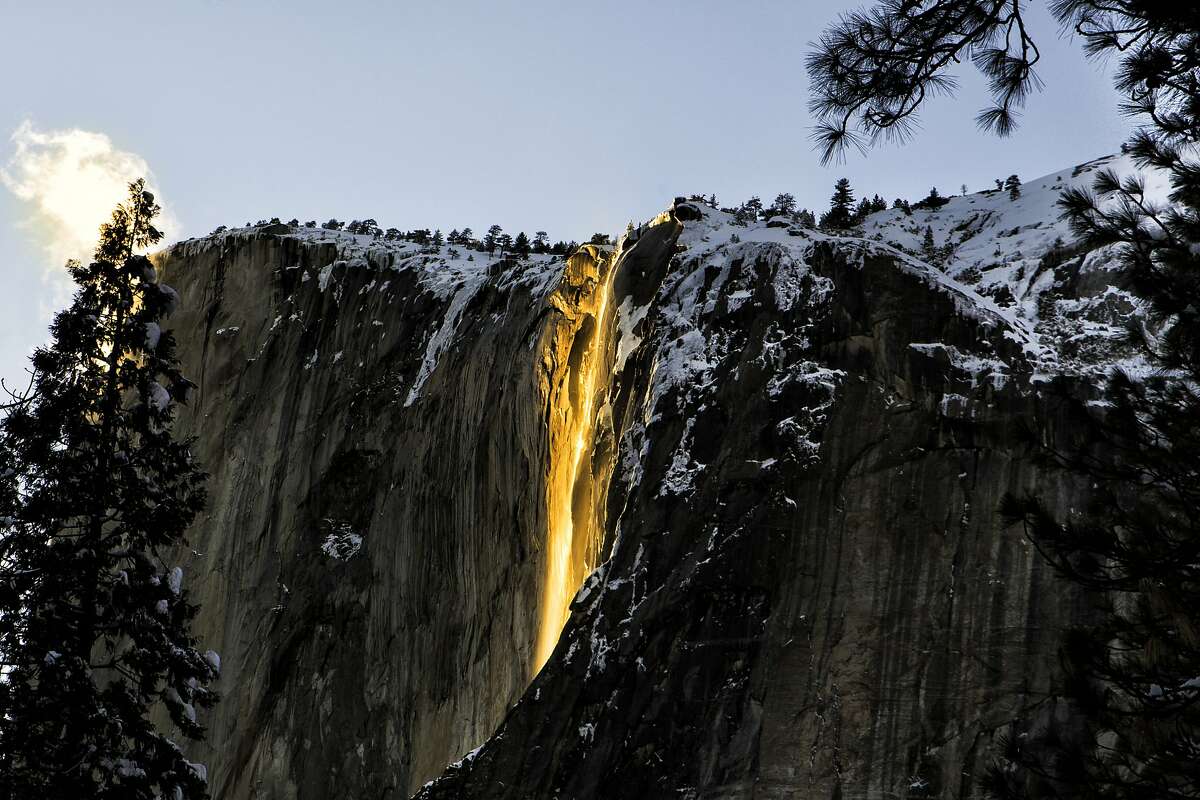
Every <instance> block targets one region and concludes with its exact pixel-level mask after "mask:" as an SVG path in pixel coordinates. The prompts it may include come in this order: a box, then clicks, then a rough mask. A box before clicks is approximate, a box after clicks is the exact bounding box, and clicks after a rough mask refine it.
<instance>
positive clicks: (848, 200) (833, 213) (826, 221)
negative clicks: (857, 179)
mask: <svg viewBox="0 0 1200 800" xmlns="http://www.w3.org/2000/svg"><path fill="white" fill-rule="evenodd" d="M853 223H854V191H853V190H852V189H851V188H850V179H849V178H841V179H839V180H838V182H837V183H836V184H834V187H833V196H832V197H831V198H830V199H829V210H828V211H826V212H825V213H824V214H822V215H821V227H822V228H830V229H833V230H841V229H844V228H849V227H850V226H851V225H852V224H853Z"/></svg>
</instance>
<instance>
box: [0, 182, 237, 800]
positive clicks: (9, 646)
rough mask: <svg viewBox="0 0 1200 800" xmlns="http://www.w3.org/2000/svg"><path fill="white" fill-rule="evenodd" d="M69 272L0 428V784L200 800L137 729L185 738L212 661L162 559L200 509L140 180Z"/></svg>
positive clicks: (174, 572) (85, 794)
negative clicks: (26, 380)
mask: <svg viewBox="0 0 1200 800" xmlns="http://www.w3.org/2000/svg"><path fill="white" fill-rule="evenodd" d="M129 190H130V191H129V198H128V200H127V202H126V203H125V204H123V205H121V206H118V208H117V209H116V210H115V211H114V212H113V216H112V220H111V222H109V223H107V224H106V225H104V226H103V227H102V229H101V237H100V244H99V246H98V247H97V249H96V253H95V258H94V260H93V261H92V262H91V263H90V264H88V265H86V266H85V265H82V264H79V263H76V262H72V263H71V264H69V269H70V273H71V276H72V277H73V278H74V280H75V283H76V284H77V285H78V289H77V290H76V293H75V297H74V301H73V303H72V304H71V306H70V307H69V308H67V309H66V310H65V311H62V312H60V313H59V314H58V315H57V316H56V317H55V319H54V323H53V325H52V326H51V333H52V341H51V343H50V345H49V346H47V347H45V348H42V349H39V350H38V351H37V352H36V353H35V354H34V356H33V379H32V384H31V391H30V393H29V394H27V395H26V396H24V397H20V398H16V400H15V402H14V403H13V404H11V405H10V406H9V407H8V414H7V416H6V417H5V418H4V419H3V421H2V422H0V528H2V530H0V558H2V561H0V661H2V662H3V663H4V665H5V670H6V673H5V679H4V680H3V681H2V682H0V786H4V787H5V789H6V790H7V793H6V796H9V797H29V798H35V797H46V798H113V799H114V800H115V799H116V798H133V799H134V800H150V798H158V797H167V798H189V799H192V798H202V797H205V796H207V791H206V771H205V769H204V767H203V766H201V765H195V764H191V763H189V762H188V761H187V759H185V758H184V756H183V754H182V753H181V751H180V748H179V746H178V745H177V744H176V743H175V742H174V741H172V739H171V737H170V736H169V735H168V734H167V732H165V731H162V730H159V729H158V728H157V727H156V726H155V724H153V723H152V722H151V719H150V716H151V713H152V712H153V711H154V710H155V709H160V710H163V711H165V712H166V716H167V717H168V718H169V719H170V720H171V722H172V723H173V725H174V727H175V728H177V729H178V730H179V732H180V733H181V734H182V735H183V736H184V737H187V738H191V739H199V738H202V736H203V733H204V729H203V727H201V725H200V723H199V721H198V720H197V715H196V709H197V707H207V706H210V705H211V704H212V703H213V702H214V701H215V700H216V696H215V694H214V693H213V692H212V691H211V690H210V689H209V688H208V686H209V684H210V683H212V682H213V681H214V680H215V679H216V678H217V675H218V670H219V663H220V662H219V659H218V658H217V656H216V654H214V653H211V652H210V653H207V654H201V653H200V652H199V650H198V643H197V641H196V639H195V637H194V636H193V635H192V633H191V631H190V628H191V621H192V619H193V617H194V616H195V613H196V606H194V605H192V604H191V603H189V602H188V599H187V597H188V595H187V589H186V587H185V586H184V582H183V577H184V576H183V571H182V569H180V568H179V567H177V566H172V565H171V562H170V561H169V560H167V559H169V558H170V557H171V555H172V553H173V552H174V551H175V549H176V548H177V547H178V546H179V545H180V544H181V543H182V541H183V533H184V531H185V529H186V528H187V527H188V525H189V523H191V521H192V519H193V517H194V516H195V514H196V513H197V511H199V510H200V509H201V507H202V505H203V503H204V490H203V482H204V477H205V476H204V475H203V474H202V473H201V472H200V470H199V468H198V467H197V465H196V463H195V462H194V461H193V459H192V456H191V453H190V451H189V446H190V444H191V443H190V441H177V440H175V439H174V438H172V435H171V425H172V418H173V416H174V407H175V404H176V403H178V402H184V401H185V400H186V397H187V395H188V393H189V392H190V391H191V389H192V388H193V384H191V383H190V382H189V381H188V380H187V379H186V378H185V377H184V376H183V375H182V374H181V373H180V371H179V366H178V364H177V362H176V359H175V343H174V340H173V337H172V336H171V334H170V332H168V331H164V330H163V329H162V328H161V327H160V323H161V321H162V319H163V318H164V317H165V316H167V315H168V314H169V313H170V312H171V311H172V310H173V309H174V307H175V306H176V304H177V303H178V296H177V295H176V293H175V291H174V290H173V289H171V288H170V287H169V286H166V285H164V284H160V283H158V282H157V277H156V274H155V269H154V267H153V265H152V264H151V262H150V261H149V259H147V258H146V257H145V256H144V255H140V254H139V251H140V250H143V249H144V248H147V247H149V246H151V245H153V244H155V243H156V242H158V241H159V240H160V239H161V237H162V234H161V233H160V232H159V231H158V230H157V229H155V228H154V226H153V224H152V223H153V219H154V216H155V215H156V214H157V213H158V210H159V208H158V206H157V205H156V204H155V202H154V197H153V196H152V195H151V194H150V193H149V192H147V191H146V190H145V187H144V185H143V183H142V182H141V181H139V182H137V183H134V184H131V185H130V187H129Z"/></svg>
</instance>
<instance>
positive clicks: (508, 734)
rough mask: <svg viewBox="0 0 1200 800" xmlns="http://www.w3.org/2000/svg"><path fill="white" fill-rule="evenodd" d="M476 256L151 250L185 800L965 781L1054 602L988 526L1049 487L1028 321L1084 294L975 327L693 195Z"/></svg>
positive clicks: (895, 280)
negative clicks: (182, 471) (177, 439)
mask: <svg viewBox="0 0 1200 800" xmlns="http://www.w3.org/2000/svg"><path fill="white" fill-rule="evenodd" d="M880 238H881V239H882V238H883V237H880ZM897 245H900V246H902V245H903V243H902V242H897ZM1026 249H1027V250H1028V249H1030V248H1026ZM475 255H478V256H479V258H478V260H475V259H474V257H472V260H467V259H466V257H464V256H462V255H461V254H455V253H453V252H448V251H446V250H445V249H442V250H438V251H433V250H431V249H429V248H426V249H424V250H419V249H418V248H415V247H414V246H411V245H397V244H394V243H383V242H378V241H371V240H369V239H367V238H366V237H352V236H348V235H341V234H334V233H326V232H320V231H310V230H306V229H294V228H289V227H288V226H273V227H267V228H257V229H243V230H239V231H234V232H231V233H227V234H223V235H220V236H214V237H209V238H206V239H201V240H193V241H189V242H185V243H182V244H180V245H177V246H176V247H174V248H173V249H172V250H171V251H169V252H168V253H166V254H164V256H163V257H162V268H163V272H164V275H165V278H166V280H168V281H169V282H171V283H173V284H174V285H175V286H176V288H178V289H179V290H180V293H181V295H182V298H183V308H184V309H185V310H184V311H183V312H180V314H179V315H177V317H176V318H175V320H174V323H175V332H176V335H177V337H178V338H179V340H180V342H181V348H180V350H181V355H182V359H183V361H184V363H185V365H187V366H188V368H189V369H190V374H191V376H192V377H193V379H194V380H196V382H197V383H198V384H200V390H199V393H198V399H197V400H196V401H195V402H194V403H193V404H192V406H191V407H190V408H189V410H188V411H187V413H186V416H185V417H184V418H183V419H182V420H181V428H183V429H184V430H187V431H194V432H195V433H196V434H197V435H198V437H199V439H198V442H197V451H198V455H199V456H200V458H201V459H202V461H203V463H204V464H205V465H206V467H207V469H208V470H209V471H210V473H211V474H212V481H211V485H210V486H211V493H212V504H211V506H212V507H211V510H210V513H209V514H208V515H207V516H206V517H205V518H203V519H202V520H201V521H200V522H199V523H198V524H197V526H196V528H195V530H194V531H193V533H192V537H191V544H192V548H193V550H194V553H193V554H192V555H190V556H189V562H190V563H189V564H188V574H189V576H190V580H191V584H192V588H193V590H194V591H195V597H196V599H197V601H198V602H200V603H201V604H202V611H201V615H200V618H199V633H200V634H201V636H202V638H203V640H204V641H205V644H206V646H211V647H213V648H215V649H217V650H219V651H221V654H222V659H223V663H224V674H223V677H222V683H221V686H220V687H219V688H220V689H221V691H222V692H223V694H224V698H225V699H224V702H223V703H222V704H221V705H220V706H218V708H217V709H216V710H215V712H214V713H213V715H212V717H211V719H210V720H209V724H210V736H209V741H208V742H207V743H206V744H205V746H204V749H203V750H202V751H201V752H198V753H196V754H195V756H198V757H200V758H202V759H203V760H205V761H206V762H207V763H208V764H209V774H210V776H211V777H210V780H211V784H212V788H213V794H214V796H215V797H219V798H237V799H239V800H240V798H324V797H345V798H381V797H390V798H401V797H409V796H411V795H413V794H414V793H416V794H417V795H418V796H419V797H422V798H430V799H432V798H555V797H559V798H602V797H694V798H700V797H704V798H743V797H745V798H749V797H755V798H775V797H779V798H783V797H795V798H821V797H830V798H836V797H845V798H849V797H876V796H879V797H893V796H899V797H905V796H912V797H965V796H969V795H971V794H972V793H973V791H974V784H973V781H974V779H975V778H976V777H977V776H978V774H979V770H980V768H981V767H982V766H983V765H984V764H985V763H986V762H987V759H988V758H989V757H990V754H989V752H988V747H989V745H990V743H991V741H992V738H993V736H994V734H995V732H996V731H997V730H998V729H1000V728H1001V727H1002V726H1004V725H1005V724H1007V723H1008V722H1009V721H1011V720H1012V719H1013V718H1015V717H1025V718H1028V717H1029V716H1030V715H1032V714H1037V713H1053V709H1046V708H1044V707H1038V703H1039V701H1040V700H1041V693H1042V692H1043V691H1044V690H1045V689H1046V688H1047V687H1048V686H1049V685H1050V684H1051V682H1052V680H1053V674H1054V670H1055V664H1056V647H1057V631H1058V629H1059V628H1060V627H1061V626H1062V625H1063V624H1065V623H1066V622H1068V621H1069V620H1071V619H1072V618H1074V617H1076V616H1077V615H1079V614H1082V613H1085V609H1084V608H1082V606H1081V605H1080V603H1079V602H1078V600H1077V599H1076V598H1074V597H1072V596H1071V595H1070V593H1067V592H1064V591H1063V588H1062V586H1061V585H1059V584H1058V583H1056V582H1055V580H1054V579H1053V578H1052V576H1050V575H1049V574H1048V573H1047V572H1046V571H1045V570H1044V568H1043V566H1042V565H1041V563H1040V562H1039V561H1038V558H1037V557H1036V554H1034V553H1033V552H1031V550H1030V548H1029V547H1028V546H1027V545H1026V543H1024V542H1023V540H1022V539H1021V537H1020V536H1019V534H1018V533H1017V532H1015V531H1006V530H1004V529H1003V528H1002V527H1001V525H1000V523H999V520H998V519H997V517H996V514H995V513H994V510H995V508H996V506H997V504H998V501H999V499H1000V497H1001V495H1002V494H1003V493H1004V492H1006V491H1019V490H1020V489H1022V488H1032V487H1037V488H1038V490H1039V491H1040V492H1041V493H1043V495H1046V496H1048V497H1050V498H1053V499H1054V500H1055V501H1056V502H1057V503H1058V505H1059V507H1060V508H1062V509H1069V508H1070V507H1071V506H1072V504H1073V503H1074V502H1076V501H1077V499H1078V497H1079V491H1078V487H1075V486H1072V485H1070V484H1069V482H1067V481H1066V480H1065V479H1064V478H1062V477H1061V476H1057V475H1052V474H1044V473H1041V472H1039V470H1038V468H1037V467H1036V466H1035V465H1034V463H1033V461H1032V460H1031V458H1030V448H1029V447H1028V446H1027V445H1025V444H1023V442H1024V441H1025V438H1024V437H1023V436H1021V435H1018V434H1019V433H1020V432H1021V431H1023V430H1025V429H1030V430H1032V431H1033V432H1034V434H1035V435H1037V436H1040V437H1041V438H1043V439H1045V440H1051V441H1059V442H1065V441H1068V440H1070V441H1082V440H1085V439H1086V438H1087V435H1088V431H1087V425H1086V422H1085V421H1084V420H1083V419H1081V418H1074V417H1072V416H1071V414H1070V412H1069V411H1068V410H1067V409H1068V408H1069V406H1068V405H1066V404H1064V403H1062V402H1061V401H1060V400H1058V399H1056V398H1057V396H1058V390H1059V389H1063V390H1065V391H1068V392H1075V393H1079V392H1082V391H1085V384H1086V380H1085V381H1080V380H1079V379H1078V376H1079V374H1080V373H1081V368H1080V363H1079V360H1078V359H1074V360H1072V359H1066V358H1062V357H1061V353H1062V352H1063V349H1064V348H1063V346H1062V343H1061V341H1060V340H1059V339H1056V338H1055V336H1054V330H1057V328H1052V327H1051V326H1047V325H1045V324H1043V323H1044V322H1045V320H1042V319H1030V318H1029V316H1028V315H1023V314H1022V313H1021V309H1023V308H1034V309H1036V308H1048V307H1049V306H1050V305H1051V304H1052V302H1060V301H1062V300H1063V299H1064V297H1065V295H1066V293H1069V292H1076V291H1078V292H1081V293H1082V292H1083V289H1081V288H1080V285H1079V283H1078V282H1076V283H1068V282H1065V281H1057V282H1054V281H1051V282H1047V281H1042V282H1041V283H1040V284H1037V285H1034V282H1032V281H1031V282H1030V284H1029V286H1026V287H1017V291H1016V299H1015V301H1014V303H1009V304H1006V303H1002V302H998V298H997V297H996V296H995V293H986V292H985V293H980V292H977V291H975V290H974V289H972V288H970V287H969V286H967V285H966V284H965V283H964V282H962V281H961V280H956V278H955V277H954V276H953V274H952V273H953V272H954V269H952V268H950V269H938V268H935V267H934V266H931V265H930V264H928V263H925V262H923V261H920V260H917V259H915V258H913V257H912V256H910V255H908V254H906V253H905V252H903V251H902V250H900V249H897V248H896V247H895V246H892V245H890V244H888V243H887V241H886V240H885V241H873V240H872V239H853V238H837V237H828V236H825V235H823V234H820V233H817V232H814V231H807V230H802V229H800V228H798V227H796V226H795V225H793V224H790V223H789V222H788V221H786V220H780V219H776V220H771V221H769V222H765V223H757V224H752V225H750V226H743V225H738V224H736V223H735V222H734V221H733V220H732V219H731V218H730V217H729V215H726V214H723V213H721V212H718V211H714V210H711V209H708V208H706V207H703V206H702V205H700V204H696V203H690V202H677V203H676V204H675V206H673V207H672V209H671V210H670V211H668V212H666V213H664V214H662V215H660V216H659V217H658V218H657V219H655V220H654V221H653V222H651V223H649V224H647V225H645V226H643V227H642V228H640V229H638V230H636V231H633V232H632V233H630V234H629V235H627V236H626V237H623V238H622V240H621V241H620V242H619V243H618V245H617V246H616V247H615V248H611V249H610V248H602V247H596V246H588V247H585V248H583V249H582V250H581V251H580V252H579V253H577V254H576V255H574V256H572V257H571V258H570V259H569V260H568V261H567V262H565V263H564V262H561V261H559V262H555V261H554V260H551V259H549V258H538V257H535V258H533V259H530V260H526V261H521V262H517V261H496V260H495V259H489V258H488V257H487V256H486V255H485V254H475ZM1024 255H1025V256H1028V257H1031V258H1032V257H1036V254H1030V253H1026V254H1024ZM1081 260H1083V256H1082V255H1080V256H1078V257H1077V261H1076V263H1078V261H1081ZM1093 260H1095V256H1093ZM1059 266H1060V267H1061V264H1060V265H1059ZM1092 283H1095V284H1096V285H1094V286H1093V285H1090V284H1089V285H1088V286H1087V287H1084V288H1086V290H1087V292H1088V294H1087V296H1086V297H1083V296H1079V297H1075V298H1073V300H1072V301H1073V302H1089V300H1088V298H1090V297H1101V296H1104V294H1105V293H1106V292H1109V289H1108V287H1107V286H1105V285H1100V282H1096V281H1093V282H1092ZM1031 293H1032V294H1031ZM1054 293H1057V294H1054ZM1042 295H1046V296H1048V297H1051V298H1052V301H1042V302H1040V303H1039V302H1038V298H1039V297H1040V296H1042ZM1067 299H1071V298H1067ZM1110 310H1111V313H1112V315H1114V316H1113V317H1112V319H1110V320H1109V321H1110V322H1112V324H1114V325H1115V324H1117V323H1118V322H1119V319H1117V317H1118V316H1120V315H1128V314H1129V313H1131V312H1130V308H1129V307H1127V306H1125V305H1121V304H1115V305H1113V306H1112V307H1111V309H1110ZM1097 313H1099V312H1097ZM1090 367H1091V368H1094V369H1101V368H1103V364H1100V363H1098V362H1093V363H1092V364H1091V365H1090ZM1082 371H1083V372H1086V370H1082ZM581 581H582V587H581V588H579V590H578V593H577V594H576V593H575V589H576V587H577V586H578V584H579V583H580V582H581ZM572 596H573V598H572ZM564 619H565V629H563V631H562V634H561V636H559V635H558V633H559V631H558V628H559V627H560V626H561V625H562V623H563V621H564ZM543 650H544V652H543ZM543 660H545V665H544V666H541V665H542V661H543ZM539 667H540V671H538V670H539ZM535 673H536V676H535ZM468 751H469V752H468ZM464 753H466V754H467V755H465V756H464V755H463V754H464ZM451 762H454V763H451ZM447 764H450V766H449V767H447V766H446V765H447Z"/></svg>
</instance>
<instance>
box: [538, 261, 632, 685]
mask: <svg viewBox="0 0 1200 800" xmlns="http://www.w3.org/2000/svg"><path fill="white" fill-rule="evenodd" d="M597 268H598V269H600V270H604V271H605V272H604V274H603V275H602V276H600V275H597V276H596V277H597V278H598V279H599V283H598V284H596V285H595V288H594V289H593V290H592V291H591V293H590V294H589V295H587V296H585V297H581V298H580V299H579V301H578V306H577V308H578V310H579V311H580V312H581V313H583V314H586V315H587V316H586V317H584V319H583V320H582V322H581V323H580V325H579V327H578V329H577V330H576V332H575V336H574V339H573V341H572V344H571V348H570V353H571V355H570V357H569V362H568V364H569V366H568V368H567V372H566V375H565V376H564V379H563V380H564V383H565V384H566V385H565V386H561V387H558V389H557V391H555V392H554V393H553V394H552V399H551V402H552V408H551V425H552V426H553V428H554V429H552V430H551V447H552V452H551V457H550V480H549V484H548V487H547V510H548V515H547V516H548V522H549V531H548V536H547V546H546V565H545V574H544V576H543V580H542V597H541V603H540V619H539V624H538V639H537V647H536V649H535V651H534V674H537V672H538V671H539V670H541V668H542V666H543V665H544V664H545V663H546V661H547V659H549V658H550V655H551V653H553V652H554V646H555V645H556V644H557V643H558V638H559V635H560V634H561V633H562V629H563V626H564V625H565V624H566V621H567V617H568V616H569V615H570V610H571V609H570V606H571V599H572V598H573V597H574V596H575V592H576V591H577V590H578V589H579V586H580V584H582V583H583V579H584V578H585V577H586V576H587V575H588V573H590V572H591V571H592V570H593V569H595V567H596V562H597V561H598V558H599V553H600V548H601V546H602V545H603V539H604V530H603V524H602V522H601V520H599V519H598V518H597V517H598V516H599V514H598V512H597V498H596V497H595V492H596V491H597V489H598V487H597V481H596V477H597V476H596V475H595V469H594V467H595V465H594V464H593V461H592V450H593V446H594V445H595V434H596V418H597V415H598V413H599V407H598V405H597V402H598V401H603V397H604V394H605V392H606V391H607V387H608V377H609V376H608V370H607V366H606V365H607V360H608V353H609V338H610V337H611V334H612V327H613V325H612V319H611V315H612V304H611V303H610V302H609V300H610V298H611V295H612V291H613V287H612V283H613V274H614V273H615V272H616V270H615V269H614V268H613V267H612V261H611V260H610V259H609V258H606V257H605V256H603V255H602V254H601V253H600V252H599V250H598V249H596V248H591V247H586V246H585V247H584V248H582V249H581V251H580V252H579V253H577V254H576V255H574V256H572V257H571V259H570V262H569V263H568V267H567V269H568V274H570V273H571V272H572V271H574V270H580V271H584V272H589V271H591V270H594V269H597Z"/></svg>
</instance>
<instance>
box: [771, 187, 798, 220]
mask: <svg viewBox="0 0 1200 800" xmlns="http://www.w3.org/2000/svg"><path fill="white" fill-rule="evenodd" d="M795 211H796V198H795V197H793V196H792V195H791V194H789V193H788V192H784V193H782V194H779V195H776V196H775V201H774V202H773V203H771V208H770V210H769V211H768V212H767V214H768V216H773V215H776V214H784V215H788V216H790V215H791V214H793V213H794V212H795Z"/></svg>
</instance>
